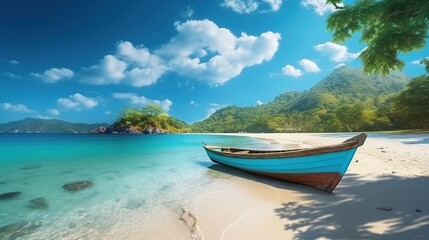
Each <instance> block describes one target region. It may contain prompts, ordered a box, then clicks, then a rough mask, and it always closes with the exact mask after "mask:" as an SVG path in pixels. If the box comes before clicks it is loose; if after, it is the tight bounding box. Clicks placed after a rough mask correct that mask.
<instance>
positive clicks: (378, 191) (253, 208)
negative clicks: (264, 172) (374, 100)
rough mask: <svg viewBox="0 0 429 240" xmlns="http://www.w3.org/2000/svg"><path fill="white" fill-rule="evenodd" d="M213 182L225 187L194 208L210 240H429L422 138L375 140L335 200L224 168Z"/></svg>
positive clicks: (289, 139)
mask: <svg viewBox="0 0 429 240" xmlns="http://www.w3.org/2000/svg"><path fill="white" fill-rule="evenodd" d="M244 135H246V136H250V137H254V138H259V139H265V140H268V141H274V142H276V143H281V144H285V145H287V146H290V144H294V145H295V146H296V145H302V146H318V145H327V144H335V143H339V142H342V141H343V140H345V139H346V137H338V136H336V135H329V134H244ZM425 136H426V137H427V135H425ZM208 174H213V176H214V177H215V178H216V179H218V180H217V181H219V184H216V185H214V186H213V187H209V188H208V189H207V190H206V191H205V192H204V193H202V194H201V195H200V196H199V197H198V198H196V199H195V201H194V202H193V203H192V207H191V208H190V211H191V213H193V214H194V215H195V217H196V219H197V224H198V228H199V231H200V233H201V234H202V235H203V237H204V239H206V240H212V239H222V240H230V239H231V240H232V239H247V240H252V239H255V240H256V239H429V145H428V144H427V143H424V142H422V141H421V139H419V138H418V137H416V138H412V139H411V138H408V139H404V138H402V137H400V135H399V136H398V137H397V138H395V136H394V135H392V136H391V137H389V138H386V137H383V138H376V137H371V135H370V136H369V137H368V138H367V141H366V142H365V144H364V145H363V146H362V147H360V148H359V149H358V151H357V153H356V155H355V157H354V159H353V161H352V163H351V165H350V167H349V169H348V171H347V173H346V175H345V176H344V178H343V179H342V181H341V182H340V184H339V185H338V187H337V188H336V189H335V190H334V192H333V193H332V194H329V193H325V192H323V191H320V190H317V189H312V188H309V187H305V186H301V185H297V184H292V183H286V182H281V181H276V180H271V179H267V178H264V177H258V176H255V175H252V174H247V173H243V172H240V171H234V170H230V169H228V168H225V167H222V166H217V167H216V166H214V167H213V168H212V171H210V172H209V173H208ZM385 210H390V211H385Z"/></svg>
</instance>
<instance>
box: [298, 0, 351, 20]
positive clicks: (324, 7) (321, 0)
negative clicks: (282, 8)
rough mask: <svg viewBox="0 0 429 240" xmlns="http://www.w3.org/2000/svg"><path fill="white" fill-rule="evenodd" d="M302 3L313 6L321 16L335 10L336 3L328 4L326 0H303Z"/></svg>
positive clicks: (308, 6) (309, 6)
mask: <svg viewBox="0 0 429 240" xmlns="http://www.w3.org/2000/svg"><path fill="white" fill-rule="evenodd" d="M301 5H302V6H304V7H306V8H313V9H314V12H316V13H317V14H319V15H320V16H323V15H324V14H325V13H331V12H334V11H335V7H334V5H332V4H327V3H326V0H301ZM339 6H343V4H339Z"/></svg>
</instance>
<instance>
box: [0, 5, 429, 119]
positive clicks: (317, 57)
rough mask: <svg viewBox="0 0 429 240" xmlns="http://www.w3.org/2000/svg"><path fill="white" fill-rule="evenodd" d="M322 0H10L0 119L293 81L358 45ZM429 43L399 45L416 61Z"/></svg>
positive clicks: (205, 96)
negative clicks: (334, 22) (334, 30)
mask: <svg viewBox="0 0 429 240" xmlns="http://www.w3.org/2000/svg"><path fill="white" fill-rule="evenodd" d="M332 11H333V9H332V7H330V6H327V5H325V4H324V0H217V1H201V0H200V1H198V0H194V1H192V0H189V1H185V0H177V1H168V2H156V1H147V2H146V1H138V0H127V1H113V0H104V1H102V0H94V1H86V0H74V1H66V0H39V1H31V0H26V1H25V0H15V1H3V2H2V3H1V7H0V34H1V38H0V84H1V87H0V123H3V122H8V121H13V120H19V119H22V118H25V117H38V118H46V119H49V118H56V119H62V120H66V121H71V122H86V123H95V122H108V123H111V122H113V121H114V120H115V118H116V117H117V116H118V112H119V111H120V110H121V109H123V108H124V107H126V106H133V107H138V108H140V107H143V106H145V105H147V104H150V103H155V104H159V105H160V106H161V107H163V108H164V110H165V111H167V112H168V113H169V114H170V115H172V116H173V117H176V118H179V119H181V120H184V121H186V122H188V123H193V122H195V121H199V120H202V119H204V118H206V117H207V116H209V115H210V114H211V113H213V112H214V111H215V110H216V109H219V108H221V107H225V106H228V105H236V106H256V105H259V104H264V103H267V102H270V101H272V100H273V99H274V98H275V97H276V96H277V95H279V94H281V93H283V92H286V91H303V90H306V89H309V88H311V87H312V86H314V85H315V84H316V83H317V82H318V81H320V80H321V79H323V78H324V77H326V76H327V75H328V74H329V73H331V72H332V70H333V69H334V68H335V67H338V66H341V65H348V66H351V67H360V66H361V63H360V62H359V60H358V59H356V58H357V57H358V55H359V52H360V51H362V49H364V47H365V45H363V44H361V43H359V38H358V37H359V36H354V37H353V38H352V39H350V40H349V41H347V42H345V43H343V44H337V43H333V41H332V37H331V36H332V34H331V33H330V32H327V31H326V23H325V21H326V16H327V15H329V13H331V12H332ZM428 55H429V47H428V46H426V47H425V48H424V49H422V50H419V51H414V52H412V53H410V54H407V55H402V56H401V58H402V59H403V60H404V62H405V64H406V67H405V69H404V73H405V74H407V75H409V76H411V77H414V76H418V75H421V74H423V73H424V72H425V71H424V68H423V67H422V66H421V65H419V64H416V63H417V62H416V61H418V60H420V59H422V58H425V57H428Z"/></svg>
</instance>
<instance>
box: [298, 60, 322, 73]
mask: <svg viewBox="0 0 429 240" xmlns="http://www.w3.org/2000/svg"><path fill="white" fill-rule="evenodd" d="M299 65H300V66H301V67H302V68H304V71H306V72H310V73H317V72H320V71H321V70H320V68H319V66H317V64H316V63H315V62H313V61H311V60H309V59H305V58H304V59H301V60H300V61H299Z"/></svg>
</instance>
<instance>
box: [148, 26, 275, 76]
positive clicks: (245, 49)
mask: <svg viewBox="0 0 429 240" xmlns="http://www.w3.org/2000/svg"><path fill="white" fill-rule="evenodd" d="M176 28H177V31H178V35H177V36H176V37H175V38H173V39H172V40H171V41H170V42H169V43H168V44H166V45H165V46H164V47H163V48H161V49H159V50H157V51H156V52H155V53H156V54H158V55H159V56H161V57H162V58H163V59H165V60H166V62H168V65H169V69H170V70H171V71H175V72H176V73H178V74H180V75H183V76H186V77H191V78H194V79H199V80H203V81H206V82H208V83H209V84H223V83H225V82H227V81H229V80H230V79H232V78H234V77H236V76H238V75H239V74H240V73H241V71H242V70H243V69H244V68H246V67H250V66H253V65H257V64H261V63H262V62H264V61H269V60H271V58H272V57H273V56H274V54H275V53H276V52H277V49H278V46H279V40H280V34H278V33H273V32H265V33H262V34H261V35H260V36H259V37H256V36H249V35H247V34H245V33H242V34H241V36H240V37H236V36H234V35H233V34H232V33H231V31H229V30H228V29H225V28H220V27H218V26H217V25H216V24H215V23H213V22H212V21H209V20H201V21H197V20H190V21H187V22H185V23H178V24H176ZM204 59H206V61H203V60H204Z"/></svg>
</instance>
